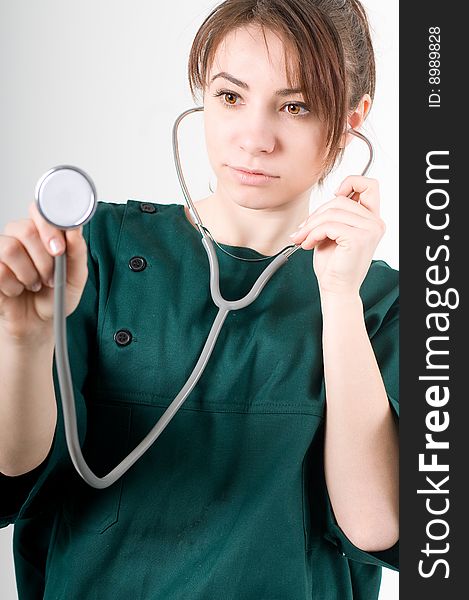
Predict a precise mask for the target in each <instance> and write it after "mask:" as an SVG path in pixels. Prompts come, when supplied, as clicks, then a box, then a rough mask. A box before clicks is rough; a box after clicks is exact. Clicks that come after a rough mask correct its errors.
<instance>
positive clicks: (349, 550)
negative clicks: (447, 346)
mask: <svg viewBox="0 0 469 600" xmlns="http://www.w3.org/2000/svg"><path fill="white" fill-rule="evenodd" d="M374 267H375V270H376V271H378V273H379V275H377V277H381V278H382V280H381V281H380V285H379V288H380V289H381V293H382V295H381V297H380V298H379V299H377V298H375V300H376V301H374V302H373V303H372V306H370V307H369V309H368V311H366V313H365V320H366V323H367V329H368V333H369V336H370V342H371V345H372V347H373V351H374V353H375V356H376V361H377V363H378V366H379V369H380V372H381V376H382V378H383V383H384V386H385V388H386V393H387V397H388V401H389V406H390V407H391V410H392V413H393V415H394V418H395V420H396V423H398V418H399V292H398V285H399V284H398V272H397V271H395V270H394V269H391V267H389V265H387V264H386V263H385V262H384V261H376V264H375V265H374ZM325 537H326V538H327V539H328V540H329V541H331V542H332V543H333V544H335V545H336V546H337V549H338V551H339V553H341V554H342V555H343V556H344V557H346V558H348V559H351V560H356V561H358V562H361V563H365V564H372V565H378V566H382V567H387V568H388V569H392V570H394V571H398V570H399V541H397V542H396V544H395V545H394V546H392V547H391V548H388V549H386V550H382V551H379V552H365V551H364V550H361V549H360V548H358V547H357V546H355V545H354V544H353V543H352V542H351V541H350V540H349V539H348V538H347V536H346V535H345V534H344V532H343V531H342V529H341V528H340V527H339V525H338V524H337V520H336V518H335V515H334V512H333V509H332V504H331V501H330V498H329V494H328V492H327V488H326V534H325Z"/></svg>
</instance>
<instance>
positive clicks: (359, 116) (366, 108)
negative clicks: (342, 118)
mask: <svg viewBox="0 0 469 600" xmlns="http://www.w3.org/2000/svg"><path fill="white" fill-rule="evenodd" d="M370 108H371V97H370V95H369V94H364V95H363V97H362V99H361V100H360V102H359V103H358V106H357V108H356V109H355V110H354V111H352V112H351V113H349V115H348V117H347V129H348V128H349V127H352V129H360V127H361V126H362V123H363V121H364V120H365V119H366V116H367V115H368V113H369V112H370ZM352 139H353V135H350V134H348V135H345V133H344V135H343V136H342V141H341V143H340V147H341V148H345V146H347V145H348V144H349V143H350V142H351V141H352Z"/></svg>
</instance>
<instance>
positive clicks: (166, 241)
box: [0, 200, 399, 600]
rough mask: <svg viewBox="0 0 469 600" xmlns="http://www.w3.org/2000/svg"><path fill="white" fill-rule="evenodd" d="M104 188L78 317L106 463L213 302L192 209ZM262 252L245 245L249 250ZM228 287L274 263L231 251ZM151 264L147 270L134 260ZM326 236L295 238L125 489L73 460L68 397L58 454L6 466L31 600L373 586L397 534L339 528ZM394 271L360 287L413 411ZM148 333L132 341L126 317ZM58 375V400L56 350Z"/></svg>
mask: <svg viewBox="0 0 469 600" xmlns="http://www.w3.org/2000/svg"><path fill="white" fill-rule="evenodd" d="M154 206H155V208H156V209H157V210H156V211H155V212H154V213H151V212H142V210H141V208H140V207H141V204H140V202H137V201H134V200H129V201H128V202H127V204H114V203H105V202H99V203H98V208H97V211H96V213H95V216H94V217H93V219H92V221H91V222H90V223H89V224H87V225H86V226H85V227H84V235H85V238H86V240H87V243H88V247H89V250H90V252H89V279H88V282H87V285H86V287H85V291H84V294H83V297H82V299H81V302H80V305H79V306H78V308H77V310H76V311H75V312H74V313H73V314H72V315H71V316H70V317H69V318H68V319H67V332H68V343H69V351H70V362H71V370H72V375H73V381H74V389H75V398H76V403H77V410H78V422H79V430H80V437H81V440H82V443H83V444H84V455H85V457H86V458H87V460H88V462H89V464H90V466H91V468H92V469H93V470H94V471H95V472H96V473H97V474H98V475H103V474H105V473H107V472H108V471H109V470H111V468H112V467H114V466H115V465H116V464H117V462H118V461H120V460H121V459H122V458H123V457H124V456H125V455H126V454H127V453H128V452H129V451H130V450H132V449H133V448H134V447H135V446H136V445H137V444H138V443H139V442H140V441H141V439H142V438H143V437H144V436H145V435H146V434H147V433H148V431H149V430H150V429H151V428H152V427H153V425H154V424H155V422H156V421H157V419H158V418H159V417H160V416H161V415H162V414H163V412H164V411H165V409H166V408H167V407H168V405H169V404H170V403H171V402H172V400H173V399H174V397H175V396H176V394H177V393H178V392H179V390H180V388H181V387H182V385H183V384H184V383H185V381H186V379H187V377H188V376H189V374H190V373H191V371H192V369H193V366H194V364H195V362H196V360H197V358H198V356H199V354H200V351H201V349H202V347H203V344H204V343H205V340H206V337H207V335H208V333H209V330H210V327H211V324H212V322H213V320H214V318H215V315H216V312H217V310H218V309H217V308H216V307H215V306H214V304H213V302H212V299H211V296H210V293H209V288H208V286H209V265H208V260H207V256H206V253H205V250H204V248H203V246H202V244H201V243H200V239H201V236H200V234H199V232H198V231H197V230H196V229H195V228H194V227H193V226H192V225H191V224H190V222H189V221H188V220H187V218H186V217H185V214H184V209H183V206H182V205H179V204H169V205H162V204H154ZM226 248H229V249H231V250H236V251H237V252H238V254H242V255H244V256H245V257H258V256H262V255H259V253H258V252H256V251H255V250H252V249H249V248H235V247H232V246H226ZM217 255H218V258H219V262H220V275H221V279H220V289H221V291H222V293H223V295H224V296H225V297H226V298H228V299H236V298H239V297H241V296H243V295H244V294H245V293H246V292H247V291H248V290H249V289H250V287H251V285H252V284H253V283H254V281H255V279H256V278H257V276H258V275H259V273H260V272H261V271H262V270H263V269H264V268H265V267H266V266H267V264H268V263H269V262H270V260H271V259H269V260H267V261H262V262H254V263H250V262H241V261H236V260H234V259H232V258H230V257H229V256H227V255H226V254H225V253H223V252H221V251H220V250H219V249H217ZM134 256H141V257H144V258H145V259H146V261H147V267H146V269H144V270H143V271H139V272H138V271H132V270H131V269H130V268H129V260H130V259H131V258H132V257H134ZM312 257H313V251H312V250H311V251H304V250H303V251H299V252H296V253H295V254H294V255H293V256H292V257H291V259H290V260H289V261H288V262H287V263H286V264H285V265H284V266H282V267H281V268H280V270H279V271H278V272H277V273H276V274H275V275H274V276H273V278H272V279H271V281H270V282H269V283H268V284H267V285H266V287H265V288H264V290H263V291H262V293H261V294H260V296H259V297H258V298H257V299H256V301H255V302H254V303H253V304H251V306H249V307H247V308H245V309H243V310H240V311H235V312H231V313H230V314H229V315H228V317H227V319H226V321H225V324H224V326H223V329H222V331H221V333H220V335H219V338H218V340H217V342H216V345H215V348H214V351H213V354H212V356H211V358H210V361H209V363H208V366H207V368H206V370H205V372H204V373H203V375H202V377H201V379H200V380H199V382H198V384H197V386H196V387H195V389H194V390H193V391H192V393H191V394H190V396H189V398H188V399H187V400H186V402H185V403H184V405H183V406H182V408H181V409H180V410H179V412H178V413H177V414H176V416H175V417H174V419H173V420H172V421H171V423H170V424H169V425H168V427H167V428H166V429H165V431H164V432H163V433H162V434H161V436H160V437H159V439H158V440H157V441H156V442H155V444H154V445H153V446H152V448H151V449H150V450H149V451H148V452H147V453H146V454H145V455H144V456H143V457H142V458H141V459H140V460H139V461H137V463H136V464H135V465H134V466H133V467H132V468H131V469H130V471H128V472H127V473H126V474H125V475H124V477H122V478H121V479H120V480H119V481H117V482H116V483H115V484H114V485H112V486H111V487H110V488H107V489H104V490H96V489H94V488H91V487H89V486H87V485H86V484H85V483H84V482H83V481H82V480H81V478H80V477H79V475H78V474H77V473H76V472H75V470H74V468H73V466H72V464H71V461H70V459H69V457H68V453H67V449H66V443H65V438H64V432H63V423H62V416H61V415H62V411H61V405H60V402H59V403H58V408H59V422H58V428H57V431H56V435H55V438H54V442H53V446H52V448H51V451H50V454H49V456H48V457H47V459H46V460H45V461H44V463H43V464H42V465H40V466H39V467H38V468H37V469H35V470H34V471H33V472H31V473H28V474H26V475H23V476H20V477H5V476H2V477H0V519H1V521H0V524H1V525H2V526H6V525H7V524H9V523H14V524H15V530H14V556H15V567H16V576H17V583H18V590H19V598H20V600H29V599H31V600H32V599H37V598H42V597H44V598H46V599H50V600H52V599H55V600H58V599H67V600H71V599H77V600H82V599H83V598H86V599H87V600H94V599H96V600H98V599H99V600H108V599H109V600H119V599H123V600H124V599H125V600H127V599H128V598H133V599H135V600H137V599H142V600H173V599H174V600H179V599H181V600H183V599H184V600H185V599H190V600H219V599H221V598H223V599H224V600H251V599H252V600H306V599H314V600H349V599H352V598H353V599H354V600H373V599H375V598H377V597H378V590H379V585H380V579H381V566H386V567H389V568H392V569H397V560H398V555H397V545H396V547H394V548H391V549H389V550H388V551H384V552H374V553H369V552H364V551H362V550H360V549H358V548H357V547H355V546H354V545H353V544H352V543H351V542H350V541H349V540H348V539H347V537H346V536H345V535H344V533H343V532H342V531H341V529H340V528H339V527H338V525H337V522H336V520H335V517H334V514H333V512H332V508H331V504H330V501H329V497H328V494H327V490H326V486H325V481H324V471H323V435H324V407H325V389H324V379H323V358H322V348H321V335H322V332H321V328H322V315H321V309H320V298H319V294H318V287H317V280H316V278H315V275H314V270H313V266H312ZM398 275H399V273H398V271H396V270H394V269H392V268H391V267H390V266H389V265H387V264H386V263H385V262H384V261H381V260H374V261H373V262H372V264H371V266H370V269H369V271H368V274H367V277H366V278H365V281H364V282H363V285H362V287H361V290H360V294H361V297H362V299H363V302H364V312H365V320H366V326H367V330H368V333H369V336H370V339H371V343H372V345H373V348H374V351H375V354H376V357H377V360H378V363H379V365H380V368H381V372H382V375H383V379H384V382H385V385H386V389H387V392H388V396H389V401H390V404H391V406H392V409H393V411H394V412H395V413H396V416H397V411H398V388H399V383H398V343H399V329H398V327H399V326H398V282H399V277H398ZM119 329H128V330H129V331H130V332H131V333H132V336H133V339H132V342H131V343H130V344H129V345H127V346H118V345H117V344H116V342H115V341H114V339H113V336H114V334H115V332H116V331H118V330H119ZM54 382H55V389H56V395H57V398H58V399H59V398H60V391H59V387H58V379H57V373H56V368H55V360H54Z"/></svg>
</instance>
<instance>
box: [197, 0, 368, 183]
mask: <svg viewBox="0 0 469 600" xmlns="http://www.w3.org/2000/svg"><path fill="white" fill-rule="evenodd" d="M247 25H259V26H260V27H261V28H262V31H263V33H264V39H265V29H268V30H271V31H273V32H275V33H277V34H280V36H281V37H282V39H283V40H284V41H285V64H286V66H287V67H286V68H287V80H288V85H289V86H290V87H296V86H298V87H300V88H301V89H302V90H303V94H304V97H305V101H306V104H307V105H308V107H310V108H311V107H315V112H316V114H317V115H318V117H319V118H320V119H321V120H322V121H323V122H324V123H325V125H326V142H325V143H326V148H328V151H327V153H326V156H325V159H324V163H323V173H322V176H321V179H320V181H319V183H320V184H321V183H322V182H323V180H324V178H325V177H326V175H327V174H328V173H329V172H330V171H331V169H332V168H333V166H334V164H335V162H336V160H337V159H338V158H339V157H342V154H343V149H341V148H340V147H339V143H340V141H341V138H342V135H343V132H344V127H345V124H346V119H347V115H348V114H349V113H350V112H352V111H353V110H354V109H355V108H356V107H357V106H358V103H359V102H360V100H361V98H362V97H363V95H364V94H366V93H368V94H369V95H370V97H371V99H372V100H373V98H374V93H375V60H374V52H373V47H372V43H371V36H370V28H369V25H368V20H367V16H366V13H365V10H364V8H363V6H362V5H361V3H360V2H359V1H358V0H225V1H224V2H222V3H221V4H219V5H218V6H216V7H215V8H214V9H213V10H212V12H211V13H210V14H209V15H208V16H207V17H206V19H205V20H204V22H203V23H202V25H201V26H200V28H199V30H198V31H197V33H196V36H195V38H194V41H193V43H192V47H191V50H190V54H189V62H188V76H189V86H190V90H191V93H192V97H193V99H194V101H197V100H196V91H197V90H201V91H203V90H204V89H205V87H206V86H207V85H208V81H207V78H208V74H209V72H210V69H211V66H212V64H213V59H214V57H215V52H216V50H217V48H218V45H219V44H220V42H221V41H222V40H223V39H224V38H225V36H226V35H227V34H228V33H230V32H231V31H232V30H234V29H237V28H239V27H243V26H247ZM266 45H267V44H266ZM292 48H293V49H294V50H295V51H296V56H297V57H300V58H299V60H297V62H298V69H297V73H294V74H293V73H292V72H291V70H290V67H289V65H290V61H288V60H287V57H288V49H292ZM295 76H296V77H297V81H293V79H294V77H295Z"/></svg>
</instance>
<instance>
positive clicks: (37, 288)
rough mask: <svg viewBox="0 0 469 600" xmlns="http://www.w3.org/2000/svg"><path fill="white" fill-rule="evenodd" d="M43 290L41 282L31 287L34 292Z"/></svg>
mask: <svg viewBox="0 0 469 600" xmlns="http://www.w3.org/2000/svg"><path fill="white" fill-rule="evenodd" d="M41 288H42V284H41V283H40V282H37V283H35V284H34V285H32V286H31V289H32V290H33V292H38V291H39V290H40V289H41Z"/></svg>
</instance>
